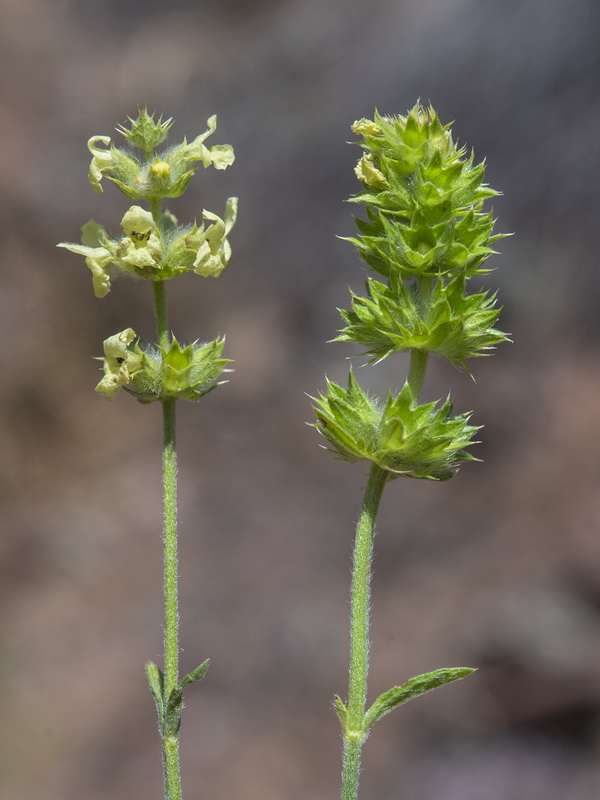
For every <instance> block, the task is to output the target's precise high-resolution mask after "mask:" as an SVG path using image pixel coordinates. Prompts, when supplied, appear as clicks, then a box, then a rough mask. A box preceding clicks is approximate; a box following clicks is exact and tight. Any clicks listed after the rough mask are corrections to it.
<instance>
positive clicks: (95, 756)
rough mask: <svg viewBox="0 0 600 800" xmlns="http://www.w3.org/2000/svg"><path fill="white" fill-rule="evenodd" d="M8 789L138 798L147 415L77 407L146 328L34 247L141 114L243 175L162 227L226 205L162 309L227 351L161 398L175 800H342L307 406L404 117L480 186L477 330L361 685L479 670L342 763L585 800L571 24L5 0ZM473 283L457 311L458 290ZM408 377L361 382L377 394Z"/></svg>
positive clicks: (583, 200)
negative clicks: (450, 458)
mask: <svg viewBox="0 0 600 800" xmlns="http://www.w3.org/2000/svg"><path fill="white" fill-rule="evenodd" d="M0 15H1V17H0V42H1V47H0V65H1V69H0V75H1V77H0V82H1V86H2V91H1V98H0V142H1V146H0V159H1V166H0V185H1V187H2V194H1V196H2V202H1V212H0V214H1V218H0V224H1V228H0V230H1V234H2V235H1V241H0V248H1V255H2V268H1V269H2V276H3V280H2V291H1V292H0V307H1V319H2V330H3V333H2V337H1V338H0V350H1V358H2V377H3V379H2V381H1V382H0V403H1V406H2V412H1V414H0V437H1V442H2V447H1V454H2V455H1V459H0V465H1V467H0V469H1V479H2V480H1V488H0V498H1V502H2V535H1V537H0V592H1V601H0V602H1V609H2V612H1V614H0V620H1V621H0V629H1V634H2V635H1V640H0V641H1V644H0V715H1V720H2V724H1V726H0V729H1V733H0V797H1V798H2V800H4V798H7V800H8V798H10V800H41V798H44V800H81V798H85V800H117V799H119V800H121V799H122V798H144V799H145V800H158V798H160V797H161V791H162V788H161V767H160V755H159V740H158V736H157V734H156V730H155V713H154V708H153V705H152V702H151V698H150V695H149V692H148V689H147V687H146V685H145V679H144V675H143V666H144V662H145V660H147V659H156V660H160V653H161V649H162V644H161V636H162V632H161V614H162V599H161V542H160V515H161V500H160V473H159V470H160V463H159V462H160V410H159V408H157V407H142V406H140V405H138V404H137V403H136V402H135V401H134V400H133V399H132V398H131V397H128V396H127V395H125V394H122V395H121V396H119V397H118V398H117V400H116V401H115V402H113V403H107V402H106V401H105V400H103V399H102V398H101V397H99V396H97V395H95V394H94V391H93V389H94V386H95V383H96V382H97V380H98V375H99V373H98V364H97V362H94V361H92V356H94V355H99V354H100V352H101V344H102V340H103V339H104V338H106V337H107V336H108V335H110V334H113V333H114V332H116V331H118V330H121V329H122V328H125V327H128V326H132V327H133V328H135V330H136V331H138V332H139V333H140V334H141V335H142V336H143V337H145V338H147V339H151V338H152V337H153V321H152V315H151V293H150V287H149V286H148V285H147V284H144V283H137V282H131V281H126V280H119V281H117V282H116V283H115V285H114V287H113V291H112V293H111V294H110V295H109V296H108V297H107V298H106V299H104V300H102V301H98V300H96V299H95V298H94V297H93V294H92V287H91V280H90V274H89V272H88V270H86V268H85V266H84V264H83V260H82V259H81V258H79V257H77V256H74V255H72V254H70V253H67V252H66V251H64V250H57V249H56V248H55V247H54V245H55V243H56V242H58V241H61V240H77V239H78V237H79V227H80V226H81V225H82V224H83V223H84V222H85V221H87V220H88V219H89V218H90V217H94V218H95V219H96V220H98V221H101V222H102V223H104V224H107V225H109V226H112V228H113V230H115V229H117V226H118V222H119V220H120V218H121V215H122V214H123V212H124V210H125V209H126V208H127V206H128V203H127V200H126V199H125V198H124V197H123V196H122V195H120V194H119V193H118V192H117V191H116V190H115V189H113V188H112V187H110V186H107V188H106V191H105V193H104V194H103V195H99V196H96V195H94V194H93V193H92V190H91V188H90V186H89V185H88V184H87V181H86V174H87V165H88V163H89V154H88V152H87V149H86V146H85V143H86V140H87V139H88V137H89V136H91V135H92V134H111V133H112V132H113V128H114V125H115V124H116V123H118V122H122V121H124V120H125V117H126V115H127V114H130V115H132V114H135V110H136V107H137V105H139V104H144V103H146V104H147V105H148V107H149V108H150V109H157V110H158V111H159V112H164V114H165V116H173V117H174V118H175V120H176V124H175V127H174V129H173V137H174V139H175V140H176V139H177V138H181V137H182V136H183V135H187V136H188V138H192V137H193V136H194V135H196V134H197V133H199V132H201V131H203V130H204V128H205V122H206V119H207V117H208V116H210V115H211V114H213V113H217V114H218V116H219V128H218V131H217V133H216V135H215V136H214V137H213V138H212V139H211V140H210V144H216V143H224V142H228V143H231V144H232V145H233V146H234V148H235V151H236V154H237V161H236V163H235V165H234V166H233V167H232V168H230V169H229V170H227V171H226V172H225V173H217V172H215V171H214V170H207V171H206V172H204V171H202V172H201V173H198V175H197V176H196V178H195V179H194V180H193V181H192V183H191V185H190V188H189V190H188V192H187V194H186V195H185V196H184V197H183V198H180V199H179V200H174V201H173V202H172V203H171V204H170V207H171V208H172V210H173V211H174V212H175V213H176V214H177V215H178V216H179V218H180V219H182V220H189V219H192V218H193V217H194V216H195V215H197V216H200V213H201V210H202V208H203V207H206V208H208V209H209V210H212V211H215V212H217V213H220V212H221V211H222V209H223V208H224V201H225V198H226V197H227V196H229V195H233V194H235V195H238V196H239V197H240V218H239V221H238V224H237V226H236V228H235V229H234V231H233V234H232V237H231V241H232V245H233V250H234V254H233V258H232V261H231V263H230V265H229V267H228V269H227V270H226V272H225V273H224V274H223V275H222V276H221V278H220V279H219V280H218V281H211V280H205V279H202V278H198V277H196V276H189V278H187V279H182V280H180V281H178V282H174V283H173V284H171V285H170V286H169V302H170V308H171V322H172V327H173V328H174V330H175V332H176V334H177V335H178V336H179V337H180V338H183V339H187V340H191V339H194V338H197V337H200V338H201V339H208V338H212V337H214V336H215V335H216V334H217V333H226V334H227V355H228V356H229V357H230V358H233V359H235V370H236V371H235V373H234V374H233V375H232V376H231V382H230V383H229V384H228V385H227V386H224V387H221V388H220V389H218V390H217V391H216V392H214V393H212V394H210V395H209V396H207V397H206V398H205V399H203V400H202V401H201V402H200V403H199V404H198V405H197V406H196V405H191V404H183V403H182V404H180V415H179V441H180V479H181V484H180V512H181V570H180V572H181V603H182V640H183V648H184V651H183V653H182V668H183V669H190V668H192V667H193V666H195V665H196V664H197V663H198V662H199V661H201V660H203V659H204V658H206V657H207V656H211V657H212V659H213V664H212V666H211V669H210V671H209V673H208V675H207V677H206V679H205V680H204V682H203V683H202V684H200V685H198V686H195V687H192V688H191V689H190V690H188V695H187V709H186V712H185V714H184V722H183V740H182V741H183V745H182V747H183V780H184V792H185V797H186V798H187V800H202V799H203V798H212V797H221V798H228V799H229V798H232V800H233V799H235V798H244V800H280V798H286V799H287V800H326V799H328V798H332V797H336V796H337V793H338V782H339V771H340V766H339V750H340V739H339V732H338V726H337V720H336V719H335V716H334V714H333V712H332V711H331V709H330V703H331V700H332V697H333V695H334V693H335V692H340V693H342V694H344V693H345V686H346V663H347V633H346V630H347V612H348V602H347V598H348V584H349V571H350V548H351V542H352V534H353V526H354V523H355V520H356V518H357V515H358V507H359V503H360V490H361V488H362V486H363V485H364V470H363V469H361V467H360V466H355V467H349V466H347V465H345V464H341V463H338V462H336V461H334V460H333V459H332V458H331V457H330V456H329V455H327V454H326V453H325V452H324V451H323V450H320V449H319V446H318V445H319V441H318V437H317V434H316V432H315V431H314V430H312V429H311V428H309V427H307V426H306V425H305V421H307V420H310V419H311V411H310V403H309V400H308V399H307V397H306V395H305V393H306V392H308V393H312V394H314V393H316V392H317V391H318V390H319V389H320V388H322V387H323V385H324V374H325V373H326V374H327V375H328V376H329V377H330V378H332V379H336V380H342V379H343V378H344V376H345V373H346V370H347V362H346V361H345V357H347V356H349V355H350V354H351V353H354V354H355V353H356V349H355V348H351V347H350V346H348V347H345V346H344V345H340V344H338V345H328V344H326V341H327V340H328V339H330V338H331V337H332V336H333V335H334V333H335V331H336V329H337V328H338V327H339V324H340V320H339V316H338V314H337V312H336V306H346V305H347V302H348V292H347V287H348V285H350V286H352V287H353V288H355V289H356V290H359V289H360V287H361V284H362V280H363V273H362V272H361V264H360V261H359V259H358V257H357V256H356V255H355V253H354V252H353V250H352V248H351V246H350V245H348V244H347V243H345V242H343V241H341V240H340V239H338V238H336V236H337V235H348V234H350V233H351V232H352V231H353V224H352V220H351V213H352V210H353V209H352V207H350V206H348V205H346V204H344V200H345V199H346V198H347V197H348V196H349V195H350V194H351V193H352V192H354V191H356V189H357V184H356V181H355V178H354V175H353V167H354V164H355V162H356V160H357V158H358V155H359V151H358V148H356V147H352V146H349V145H347V144H346V141H347V140H348V139H350V138H352V134H351V133H350V130H349V126H350V124H351V123H352V122H353V121H354V120H355V119H357V118H359V117H362V116H366V115H371V114H372V112H373V109H374V107H377V108H378V109H379V110H380V111H381V112H382V113H390V114H393V113H404V112H405V110H406V109H407V108H408V107H410V106H412V104H413V103H414V102H415V100H416V99H417V98H418V97H420V98H421V99H422V100H423V101H428V100H431V102H432V103H433V105H434V106H435V108H436V109H437V111H438V112H439V114H440V116H441V118H442V120H443V121H451V120H453V119H454V120H456V124H455V127H454V130H455V134H456V136H457V137H458V138H459V140H460V141H462V142H465V143H466V144H468V145H469V146H473V147H474V148H475V152H476V155H477V156H478V158H479V159H481V158H483V157H485V158H486V160H487V162H488V173H487V177H488V181H489V183H490V184H491V185H492V186H494V187H495V188H497V189H500V190H502V191H503V192H504V196H503V197H500V198H498V199H497V201H496V203H495V213H496V214H497V216H498V229H499V230H502V231H514V232H515V234H516V235H515V236H514V237H513V238H511V239H506V240H504V241H503V242H502V243H501V250H502V252H503V255H502V256H501V257H499V258H496V259H495V262H494V265H495V266H497V267H498V268H499V269H498V271H497V272H495V273H493V274H492V275H491V276H490V277H489V278H488V279H487V282H486V285H489V286H492V287H495V286H498V287H499V288H500V296H501V301H502V303H503V304H504V306H505V310H504V312H503V317H502V326H501V327H503V328H504V330H508V331H510V332H511V333H512V335H513V338H514V344H513V345H510V346H509V345H504V346H502V347H501V348H500V350H499V352H498V354H497V355H496V356H495V357H494V358H493V359H482V360H481V361H480V362H479V363H476V364H475V365H474V368H475V374H476V378H477V383H473V382H472V381H470V380H469V379H468V378H467V377H466V376H462V375H459V374H457V373H455V372H454V371H453V370H452V369H451V368H449V367H448V366H446V365H444V364H440V363H436V364H434V365H432V368H431V370H430V374H429V376H428V381H427V385H426V391H425V396H426V397H427V398H428V399H434V398H437V397H440V396H443V395H445V394H446V393H447V391H448V389H449V388H451V389H452V392H453V395H454V398H455V405H456V408H457V410H459V411H465V410H468V409H471V408H472V409H474V421H475V422H476V423H478V424H484V425H485V428H484V430H483V432H482V440H483V442H482V444H481V445H480V446H479V448H478V450H477V455H478V456H479V457H480V458H482V459H483V460H484V463H483V464H471V465H467V466H465V467H464V469H463V470H462V471H461V473H460V474H459V475H458V476H457V477H456V478H455V479H453V480H452V481H450V482H449V483H446V484H440V485H435V484H428V483H420V482H411V481H404V482H402V481H397V482H395V483H394V484H392V485H391V486H390V487H388V490H387V492H386V496H385V497H384V503H383V508H382V514H381V520H380V525H379V535H378V539H377V563H376V573H375V583H374V597H373V604H374V612H375V615H374V626H373V638H374V642H373V648H372V672H371V687H372V694H373V696H375V694H376V693H378V692H380V691H383V690H384V689H387V688H389V687H390V686H391V685H393V684H394V683H398V682H402V681H403V680H406V678H408V677H409V676H410V675H412V674H415V673H417V672H424V671H427V670H430V669H434V668H437V667H440V666H449V665H455V664H456V665H458V664H469V665H479V666H480V670H479V672H478V673H477V674H476V676H475V677H472V678H469V679H468V680H467V681H463V682H462V683H460V684H456V685H454V686H452V687H446V688H444V689H442V690H440V691H439V692H436V693H434V694H433V695H431V696H428V697H425V698H421V699H420V700H418V701H417V702H415V703H411V704H409V705H408V706H406V707H405V708H404V709H403V710H401V711H398V712H395V713H394V714H393V715H391V716H390V717H387V718H386V719H385V721H383V722H381V723H380V724H379V725H378V726H377V727H376V729H375V731H374V733H373V734H372V736H371V739H370V741H369V743H368V744H367V747H366V751H365V764H364V766H365V773H364V776H363V784H362V795H363V796H364V797H365V798H372V800H440V799H441V798H443V800H521V798H523V800H536V799H537V798H544V800H588V799H590V800H591V798H596V797H597V796H598V792H599V790H600V497H599V494H598V490H599V487H600V468H599V467H600V464H599V459H600V456H599V453H600V352H599V339H600V322H599V311H600V287H599V277H598V255H597V250H598V248H597V244H596V241H595V237H596V235H597V231H598V225H599V219H600V189H599V188H598V178H599V175H600V169H599V167H600V164H599V161H600V158H599V149H598V147H599V146H598V139H599V137H598V132H599V131H600V94H599V73H600V47H599V44H600V42H599V36H598V31H599V30H600V26H599V22H600V19H599V16H600V15H599V9H598V4H597V3H596V2H595V0H569V2H561V0H505V2H502V3H499V2H493V1H492V0H479V2H477V0H370V2H369V3H366V2H362V3H361V2H358V0H354V1H353V2H344V0H320V1H318V0H287V2H284V1H283V0H281V1H280V2H276V1H275V0H256V1H255V2H251V0H221V2H208V0H207V1H206V2H202V1H199V2H195V3H194V2H190V1H189V0H188V1H187V2H186V1H185V0H175V1H174V2H170V3H164V2H156V1H155V0H146V1H145V2H140V1H139V0H120V1H119V2H117V0H104V2H101V0H97V2H91V0H88V1H87V2H76V0H71V2H69V1H68V0H53V1H52V2H44V1H43V0H3V2H2V7H1V10H0ZM473 288H474V289H476V288H480V287H479V286H475V285H474V286H473ZM405 368H406V363H405V362H404V361H403V360H402V358H400V357H398V358H396V359H389V360H388V361H386V362H384V364H382V365H381V366H380V367H379V368H378V369H373V368H370V367H366V368H365V369H364V370H362V371H361V373H360V377H361V380H362V381H363V382H364V383H365V384H366V385H368V386H369V387H370V389H371V390H373V391H380V392H384V391H385V390H386V388H387V385H388V384H391V385H393V386H395V387H398V386H399V385H400V383H401V382H402V380H403V376H404V374H405Z"/></svg>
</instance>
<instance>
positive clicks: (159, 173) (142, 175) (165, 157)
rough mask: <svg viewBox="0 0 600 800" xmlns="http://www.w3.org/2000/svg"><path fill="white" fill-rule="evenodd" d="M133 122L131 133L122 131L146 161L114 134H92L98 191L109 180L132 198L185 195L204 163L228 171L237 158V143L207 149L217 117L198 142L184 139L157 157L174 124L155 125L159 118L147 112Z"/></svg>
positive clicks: (92, 167) (91, 172)
mask: <svg viewBox="0 0 600 800" xmlns="http://www.w3.org/2000/svg"><path fill="white" fill-rule="evenodd" d="M130 122H131V123H132V124H131V128H130V129H127V128H125V127H120V128H118V129H117V130H118V131H119V132H120V133H121V134H123V136H125V137H126V139H127V140H128V141H129V142H130V143H131V144H132V145H134V146H135V147H141V148H142V149H143V150H144V151H145V153H146V158H145V159H143V160H140V159H138V158H136V157H135V156H134V155H133V154H132V153H129V152H127V151H125V150H122V149H120V148H118V147H115V146H114V145H112V144H111V139H110V137H109V136H92V138H91V139H90V140H89V142H88V148H89V150H90V152H91V154H92V162H91V164H90V170H89V181H90V183H91V185H92V187H93V189H94V191H95V192H101V191H102V183H101V181H102V178H103V177H104V176H106V178H108V180H110V181H111V182H112V183H114V184H115V186H117V187H118V188H119V189H120V190H121V191H122V192H123V194H125V195H126V196H127V197H129V198H130V199H132V200H141V199H147V200H149V199H152V198H164V197H179V195H181V194H183V192H184V191H185V189H186V187H187V185H188V183H189V182H190V179H191V177H192V175H193V174H194V172H196V170H197V169H198V168H199V166H200V165H202V166H203V167H205V168H206V167H209V166H210V165H211V164H212V165H213V166H214V167H215V169H226V168H227V167H228V166H230V165H231V164H233V162H234V160H235V156H234V153H233V148H232V147H231V145H228V144H219V145H213V146H212V147H207V146H206V145H205V144H204V142H205V140H206V139H207V138H208V137H209V136H211V135H212V134H213V133H214V132H215V130H216V128H217V117H216V116H212V117H210V119H209V120H208V123H207V124H208V127H207V129H206V130H205V131H204V133H201V134H200V135H199V136H197V137H196V138H195V139H194V140H193V141H192V142H189V143H188V142H187V140H186V139H184V140H183V142H182V144H180V145H176V146H175V147H171V148H170V149H168V150H166V151H165V152H163V153H160V154H158V155H154V156H153V157H152V152H153V150H154V147H156V146H157V145H158V144H160V143H161V142H162V141H163V140H164V138H165V137H166V135H167V133H168V131H169V129H170V127H171V124H172V123H171V120H167V121H166V122H163V121H162V119H159V121H158V122H154V117H153V116H149V115H148V113H147V111H145V110H144V111H142V112H140V116H139V117H138V119H137V120H135V121H131V120H130Z"/></svg>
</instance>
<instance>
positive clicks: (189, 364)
mask: <svg viewBox="0 0 600 800" xmlns="http://www.w3.org/2000/svg"><path fill="white" fill-rule="evenodd" d="M128 120H129V122H130V123H131V127H130V128H128V127H127V126H126V125H121V126H119V127H118V128H117V131H118V132H119V133H120V134H121V135H122V136H124V137H125V139H126V140H127V141H128V143H129V145H131V146H132V147H133V148H136V149H139V150H142V151H143V152H144V154H145V160H141V159H140V158H139V157H137V156H136V155H135V154H134V152H132V151H131V149H130V148H128V149H127V150H123V149H121V148H119V147H115V146H114V145H112V144H111V137H110V136H92V138H91V139H90V140H89V141H88V149H89V150H90V152H91V154H92V156H93V158H92V162H91V164H90V169H89V173H88V180H89V182H90V183H91V185H92V187H93V188H94V191H95V192H102V191H103V189H102V185H101V184H102V179H103V178H104V177H106V178H107V179H108V180H109V181H111V182H112V183H113V184H114V185H116V186H117V187H118V188H119V189H120V190H121V192H123V194H124V195H125V196H126V197H127V198H128V199H129V200H130V201H131V200H133V201H138V202H140V201H142V202H143V201H145V202H148V203H149V205H150V211H148V210H147V209H145V208H143V207H142V206H140V205H137V203H136V204H135V205H132V206H131V207H130V208H129V209H128V210H127V211H126V212H125V214H124V215H123V218H122V219H121V229H122V232H123V235H122V236H119V237H117V238H114V237H111V236H110V235H109V234H108V232H107V230H106V229H105V228H104V226H102V225H99V224H98V223H97V222H94V221H93V220H90V221H89V222H87V223H86V224H85V225H84V226H83V228H82V242H81V244H73V243H70V242H62V243H61V244H60V245H59V246H60V247H65V248H66V249H67V250H70V251H71V252H74V253H77V254H79V255H83V256H84V257H85V260H86V265H87V266H88V268H89V269H90V270H91V272H92V285H93V287H94V294H95V295H96V297H105V296H106V295H107V294H108V293H109V292H110V290H111V282H112V280H113V279H114V278H115V277H117V276H118V275H120V274H122V275H129V276H132V277H136V278H142V279H146V280H150V281H151V282H152V289H153V294H154V316H155V320H156V332H157V342H156V344H155V345H146V346H145V345H143V344H142V343H141V342H140V339H139V337H138V336H137V334H136V333H135V331H134V330H133V329H132V328H126V329H125V330H122V331H120V332H119V333H116V334H115V335H114V336H110V337H108V339H105V341H104V358H102V359H100V360H101V361H102V362H103V366H102V371H103V373H104V377H103V378H102V380H101V381H100V383H99V384H98V385H97V387H96V391H97V392H99V393H100V394H102V395H104V396H105V397H106V398H107V399H109V400H112V399H113V397H114V396H115V395H116V394H117V393H118V392H119V391H120V389H124V390H125V391H126V392H127V393H128V394H131V395H133V396H134V397H135V398H136V399H137V400H138V401H139V402H140V403H142V404H144V405H145V404H148V403H153V402H160V404H161V406H162V417H163V451H162V467H163V507H164V512H163V544H164V573H163V576H164V603H165V623H164V670H161V669H160V668H159V667H158V666H157V665H156V664H155V663H154V662H152V661H149V662H148V663H147V664H146V677H147V679H148V684H149V688H150V692H151V694H152V697H153V698H154V703H155V705H156V711H157V715H158V729H159V732H160V736H161V740H162V756H163V772H164V790H165V798H166V800H181V779H180V769H179V731H180V726H181V712H182V710H183V692H184V690H185V689H186V687H187V686H189V685H190V684H191V683H195V682H197V681H200V680H202V678H203V677H204V675H205V673H206V670H207V669H208V667H209V664H210V659H206V660H205V661H203V662H202V663H201V664H199V665H198V666H197V667H195V668H194V669H193V670H191V671H190V672H189V673H188V674H186V675H184V676H183V677H181V678H180V676H179V630H178V625H179V613H178V586H177V452H176V445H175V428H176V414H175V407H176V404H177V400H179V399H184V400H188V401H191V402H196V401H197V400H199V399H200V398H201V397H203V396H204V395H205V394H206V393H207V392H210V391H211V390H212V389H214V388H215V387H216V386H218V385H219V383H222V382H223V381H220V380H219V378H220V376H221V374H222V373H223V371H224V370H225V365H226V364H227V363H228V361H229V359H225V358H221V353H222V350H223V345H224V341H225V340H224V338H222V337H217V338H216V339H215V340H214V341H209V342H204V343H200V342H199V341H198V340H196V341H195V342H193V343H192V344H189V345H186V346H183V347H182V345H181V344H180V343H179V342H178V341H177V339H176V338H175V336H174V335H173V334H172V332H171V329H170V327H169V320H168V314H167V303H166V297H165V281H167V280H171V279H172V278H175V277H178V276H179V275H184V274H186V273H190V272H195V273H196V274H198V275H203V276H204V277H209V276H212V277H217V276H218V275H220V274H221V272H222V271H223V270H224V269H225V267H226V266H227V264H228V262H229V259H230V257H231V245H230V244H229V241H228V239H227V237H228V234H229V233H230V231H231V228H232V227H233V225H234V223H235V219H236V214H237V198H235V197H230V198H229V199H228V200H227V202H226V206H225V214H224V218H223V219H221V217H219V216H217V215H216V214H213V213H212V212H210V211H206V210H204V211H203V212H202V222H201V224H200V225H198V223H197V222H194V223H193V224H191V225H180V224H179V223H178V221H177V218H176V217H175V216H174V215H173V214H172V213H171V212H170V211H169V210H164V211H163V209H162V200H163V199H164V198H175V197H179V196H180V195H181V194H183V192H184V191H185V189H186V187H187V185H188V183H189V181H190V178H191V177H192V175H193V174H194V173H195V172H196V171H197V170H198V168H199V167H200V165H202V166H204V167H205V168H206V167H209V166H210V165H213V166H214V167H215V168H216V169H219V170H222V169H225V168H226V167H228V166H230V165H231V164H232V163H233V161H234V158H235V156H234V153H233V148H232V147H231V146H230V145H215V146H213V147H211V148H208V147H207V146H206V145H205V144H204V141H205V139H206V138H207V137H208V136H210V135H211V134H213V133H214V131H215V130H216V127H217V118H216V116H212V117H210V118H209V120H208V123H207V124H208V128H207V130H206V131H205V132H204V133H202V134H200V135H199V136H197V137H196V138H195V139H194V140H193V141H192V142H188V141H187V140H186V139H184V141H183V142H182V143H181V144H180V145H178V146H175V147H171V148H169V149H167V150H164V151H162V152H160V153H156V152H155V149H156V148H157V147H158V146H159V145H161V144H162V142H163V141H164V140H165V138H166V137H167V135H168V133H169V130H170V128H171V125H172V120H170V119H168V120H165V121H163V119H162V117H160V118H159V119H158V120H155V119H154V115H153V114H149V113H148V111H147V109H145V108H141V109H140V111H139V114H138V116H137V118H136V119H132V118H131V117H129V118H128ZM225 371H228V370H225Z"/></svg>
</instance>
